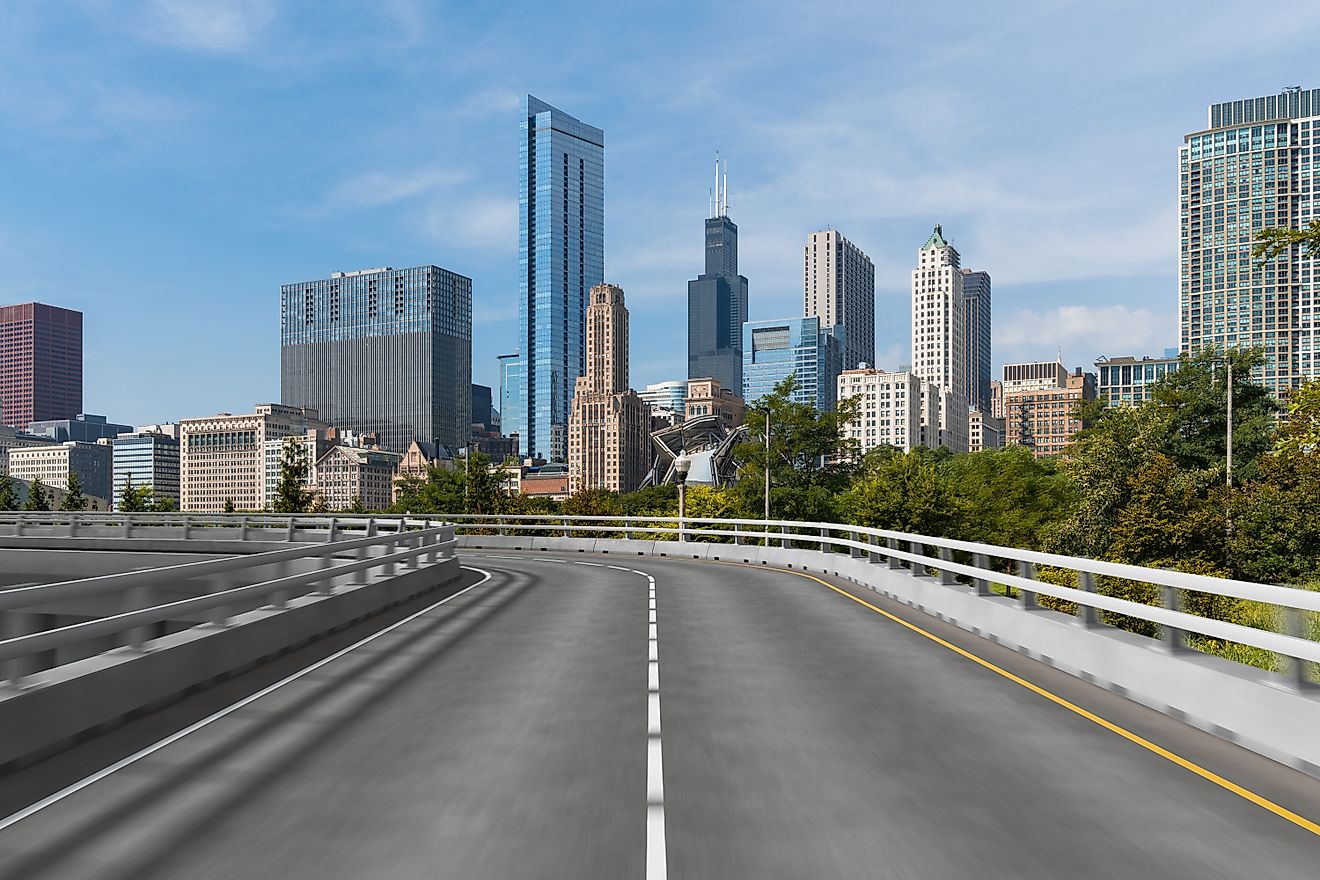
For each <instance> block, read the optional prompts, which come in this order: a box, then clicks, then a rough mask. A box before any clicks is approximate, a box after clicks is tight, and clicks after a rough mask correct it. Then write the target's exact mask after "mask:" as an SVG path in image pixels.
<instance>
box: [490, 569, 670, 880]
mask: <svg viewBox="0 0 1320 880" xmlns="http://www.w3.org/2000/svg"><path fill="white" fill-rule="evenodd" d="M468 555H470V556H476V557H478V558H485V559H508V560H514V561H518V562H523V561H527V560H529V559H530V560H532V561H537V562H558V563H571V564H573V565H589V566H592V567H593V568H612V569H614V570H615V571H625V572H631V573H632V574H636V575H641V576H642V577H644V578H646V583H647V625H648V631H647V640H646V645H647V665H646V697H647V700H646V729H647V737H646V880H667V878H668V876H669V867H668V858H667V854H666V842H665V783H664V778H665V772H664V751H663V749H662V747H661V740H660V657H659V650H658V641H657V638H656V604H655V578H654V577H653V576H651V575H649V574H647V573H646V572H644V571H639V570H637V569H635V568H623V567H620V566H618V565H601V563H598V562H586V561H580V560H576V559H571V560H570V559H549V558H546V557H543V556H527V557H522V556H492V555H489V554H475V553H474V554H468Z"/></svg>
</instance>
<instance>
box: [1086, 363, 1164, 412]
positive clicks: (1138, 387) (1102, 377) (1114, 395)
mask: <svg viewBox="0 0 1320 880" xmlns="http://www.w3.org/2000/svg"><path fill="white" fill-rule="evenodd" d="M1178 366H1179V361H1178V358H1177V357H1162V358H1152V357H1144V358H1142V359H1141V360H1137V359H1136V358H1132V357H1119V358H1100V360H1098V361H1096V362H1095V367H1096V375H1097V376H1098V377H1099V381H1098V383H1097V385H1096V389H1097V397H1098V398H1099V399H1100V400H1103V401H1105V403H1107V404H1108V405H1109V406H1121V405H1123V404H1134V403H1140V402H1141V401H1143V400H1150V386H1152V385H1154V384H1155V383H1156V382H1159V381H1160V380H1162V379H1163V378H1164V377H1165V376H1168V375H1169V374H1170V373H1172V372H1174V371H1175V370H1177V369H1178Z"/></svg>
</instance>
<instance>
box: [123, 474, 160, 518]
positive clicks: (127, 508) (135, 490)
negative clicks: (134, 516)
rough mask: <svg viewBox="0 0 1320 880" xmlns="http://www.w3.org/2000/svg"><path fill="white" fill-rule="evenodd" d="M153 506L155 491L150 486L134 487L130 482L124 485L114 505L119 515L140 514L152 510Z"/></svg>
mask: <svg viewBox="0 0 1320 880" xmlns="http://www.w3.org/2000/svg"><path fill="white" fill-rule="evenodd" d="M154 505H155V491H154V490H153V489H152V488H151V486H150V485H145V486H134V485H133V481H132V480H130V481H128V482H127V483H125V484H124V488H123V489H122V490H120V492H119V498H118V500H117V501H116V503H115V506H116V507H117V508H118V509H119V511H120V512H121V513H142V512H143V511H147V510H152V509H153V508H154Z"/></svg>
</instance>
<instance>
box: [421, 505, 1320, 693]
mask: <svg viewBox="0 0 1320 880" xmlns="http://www.w3.org/2000/svg"><path fill="white" fill-rule="evenodd" d="M445 519H446V520H449V521H454V522H457V523H458V524H459V526H460V530H461V532H463V533H469V534H471V533H485V534H495V535H502V536H517V535H525V536H541V537H546V538H555V537H561V538H562V537H573V536H577V537H583V536H590V537H596V538H606V539H609V538H613V539H623V540H651V541H664V540H674V541H680V542H724V543H731V544H734V545H764V546H772V545H778V546H779V547H782V548H787V549H816V550H819V551H821V552H824V553H847V554H849V555H850V556H852V557H854V558H858V557H861V558H865V559H867V560H869V561H870V562H872V563H876V564H880V565H887V566H888V567H889V568H891V569H907V570H908V571H910V572H911V573H913V574H917V575H921V574H926V573H929V574H930V575H931V576H933V577H935V578H937V579H938V580H939V582H940V583H942V584H945V585H949V586H953V585H956V584H959V583H964V584H965V585H966V587H965V588H970V589H972V590H974V591H975V593H976V594H977V595H979V596H990V595H992V589H991V586H992V585H1002V586H1003V587H1007V588H1011V589H1012V590H1013V591H1015V592H1016V593H1017V594H1018V601H1019V603H1020V606H1021V607H1022V608H1023V609H1027V610H1030V609H1032V608H1036V607H1039V606H1038V602H1037V597H1038V596H1052V597H1054V598H1057V599H1060V600H1063V601H1066V602H1070V603H1073V604H1074V605H1076V606H1077V614H1076V617H1077V622H1078V624H1079V625H1081V626H1084V627H1088V628H1100V627H1103V626H1104V624H1103V623H1101V621H1100V619H1099V612H1100V611H1107V612H1112V613H1114V614H1121V615H1125V616H1127V617H1131V618H1135V619H1137V620H1144V621H1147V622H1150V623H1153V624H1156V625H1157V626H1158V627H1159V628H1160V632H1161V638H1162V641H1163V642H1164V643H1165V644H1166V645H1167V647H1168V648H1169V649H1170V650H1173V651H1177V650H1183V649H1185V648H1186V647H1187V644H1186V633H1189V632H1190V633H1197V634H1199V635H1203V636H1208V637H1210V638H1214V639H1223V640H1225V641H1229V642H1236V643H1239V644H1243V645H1250V646H1252V647H1255V648H1260V649H1262V650H1265V651H1271V652H1273V653H1275V654H1277V655H1279V656H1281V657H1284V658H1287V659H1288V660H1289V663H1290V667H1291V669H1290V671H1289V676H1290V678H1292V680H1293V681H1294V682H1295V683H1296V684H1298V685H1299V686H1302V685H1309V683H1310V682H1309V676H1308V674H1307V663H1308V662H1314V663H1320V642H1316V641H1314V640H1312V639H1310V638H1308V637H1306V620H1305V614H1306V612H1313V613H1320V593H1316V592H1311V591H1308V590H1301V589H1296V588H1293V587H1286V586H1276V585H1271V584H1258V583H1251V582H1248V581H1237V580H1227V579H1223V578H1215V577H1207V576H1205V575H1196V574H1187V573H1184V572H1177V571H1166V570H1164V569H1157V568H1145V567H1142V566H1137V565H1123V564H1119V563H1114V562H1102V561H1100V560H1095V559H1083V558H1079V557H1073V556H1060V555H1057V554H1053V553H1040V552H1037V551H1034V550H1020V549H1016V548H1013V547H999V546H996V545H993V544H977V543H972V542H969V541H957V540H952V539H949V538H935V537H931V536H928V535H913V534H907V533H904V532H893V531H888V530H885V529H873V528H865V527H862V526H852V525H840V524H837V523H818V522H793V521H787V520H770V521H766V520H744V519H700V518H698V519H693V518H685V519H683V520H682V522H681V524H680V522H679V520H678V519H677V518H676V517H669V518H664V517H621V516H555V515H526V516H514V515H505V516H479V515H461V514H452V515H450V514H447V515H445ZM675 551H676V552H675V554H674V555H679V556H681V555H683V554H682V552H681V551H679V549H678V548H677V547H676V548H675ZM1038 567H1049V568H1053V569H1060V570H1063V571H1067V572H1071V574H1072V578H1073V581H1074V586H1061V585H1058V584H1054V583H1047V582H1045V581H1042V580H1038V579H1037V576H1036V574H1037V568H1038ZM1014 572H1015V573H1014ZM1098 578H1116V579H1121V580H1126V581H1134V582H1137V583H1144V584H1149V585H1152V586H1155V587H1158V588H1159V593H1160V596H1161V600H1162V604H1161V605H1147V604H1144V603H1141V602H1134V601H1131V600H1128V599H1121V598H1118V597H1116V596H1108V595H1104V594H1103V593H1100V592H1098V591H1097V579H1098ZM1185 592H1195V593H1203V594H1207V595H1212V596H1229V597H1233V598H1237V599H1246V600H1250V601H1253V602H1261V603H1265V604H1268V605H1272V606H1275V607H1277V608H1280V609H1282V610H1283V614H1284V618H1285V620H1286V624H1287V629H1288V630H1289V632H1288V633H1279V632H1273V631H1270V630H1264V629H1257V628H1255V627H1250V626H1243V625H1242V624H1237V623H1230V622H1228V621H1223V620H1216V619H1214V618H1211V617H1204V616H1201V615H1198V614H1192V613H1189V612H1188V611H1186V610H1185V605H1186V602H1185V601H1184V595H1183V594H1184V593H1185Z"/></svg>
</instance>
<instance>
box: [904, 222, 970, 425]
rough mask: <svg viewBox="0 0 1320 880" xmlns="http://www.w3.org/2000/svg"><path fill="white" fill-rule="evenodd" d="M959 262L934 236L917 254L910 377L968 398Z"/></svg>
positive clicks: (939, 237) (938, 235) (935, 234)
mask: <svg viewBox="0 0 1320 880" xmlns="http://www.w3.org/2000/svg"><path fill="white" fill-rule="evenodd" d="M960 264H961V257H959V255H958V250H957V248H955V247H954V246H953V245H951V244H949V243H948V242H947V241H945V240H944V230H943V229H942V228H941V227H940V225H939V224H938V223H937V224H935V231H934V232H932V233H931V234H930V238H928V239H927V240H926V243H925V244H924V245H922V246H921V250H920V251H918V252H917V268H915V269H913V270H912V372H914V373H916V374H917V376H918V377H920V378H922V379H925V380H926V381H927V382H933V383H935V384H936V385H939V386H940V387H941V388H948V389H950V390H952V391H953V392H955V393H956V394H960V395H961V396H962V397H963V398H964V399H966V398H967V396H968V395H967V347H966V346H967V312H966V310H965V309H964V303H963V291H962V272H961V265H960Z"/></svg>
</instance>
